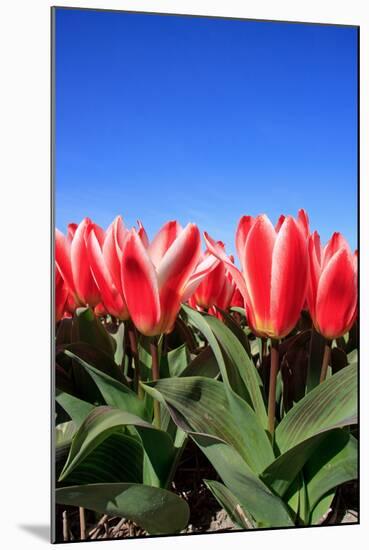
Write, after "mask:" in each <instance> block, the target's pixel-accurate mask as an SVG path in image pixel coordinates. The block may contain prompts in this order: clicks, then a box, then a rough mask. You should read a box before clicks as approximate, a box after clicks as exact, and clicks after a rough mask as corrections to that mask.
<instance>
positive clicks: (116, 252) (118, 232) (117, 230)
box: [102, 216, 127, 296]
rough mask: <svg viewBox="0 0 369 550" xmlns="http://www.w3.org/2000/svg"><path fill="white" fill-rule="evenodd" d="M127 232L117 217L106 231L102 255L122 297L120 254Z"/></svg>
mask: <svg viewBox="0 0 369 550" xmlns="http://www.w3.org/2000/svg"><path fill="white" fill-rule="evenodd" d="M126 234H127V230H126V229H125V228H124V225H123V221H122V218H121V217H120V216H117V217H116V218H115V220H114V221H113V223H112V224H111V225H110V226H109V227H108V229H107V230H106V235H105V240H104V244H103V246H102V254H103V256H104V261H105V263H106V266H107V268H108V270H109V273H110V275H111V277H112V279H113V282H114V285H115V287H116V289H117V290H118V291H119V292H120V294H121V295H122V296H123V288H122V278H121V273H120V270H121V252H122V247H123V244H124V239H125V237H126Z"/></svg>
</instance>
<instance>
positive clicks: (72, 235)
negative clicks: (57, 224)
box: [67, 223, 78, 242]
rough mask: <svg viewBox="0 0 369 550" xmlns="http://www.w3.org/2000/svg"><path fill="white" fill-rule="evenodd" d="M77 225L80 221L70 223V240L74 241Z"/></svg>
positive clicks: (68, 236)
mask: <svg viewBox="0 0 369 550" xmlns="http://www.w3.org/2000/svg"><path fill="white" fill-rule="evenodd" d="M77 227H78V223H68V233H67V239H68V240H69V242H72V240H73V237H74V234H75V232H76V229H77Z"/></svg>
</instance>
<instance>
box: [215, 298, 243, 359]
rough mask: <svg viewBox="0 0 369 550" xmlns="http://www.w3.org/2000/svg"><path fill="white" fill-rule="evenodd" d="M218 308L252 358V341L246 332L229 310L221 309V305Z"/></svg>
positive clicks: (227, 325) (226, 323) (224, 320)
mask: <svg viewBox="0 0 369 550" xmlns="http://www.w3.org/2000/svg"><path fill="white" fill-rule="evenodd" d="M217 310H218V311H219V312H220V313H221V314H222V316H223V322H224V324H225V325H226V327H228V328H229V329H230V330H231V331H232V332H233V334H234V335H235V336H236V338H237V339H238V341H239V342H241V344H242V345H243V347H244V348H245V350H246V353H247V355H248V356H249V357H250V358H251V348H250V342H249V339H248V337H247V335H246V332H245V331H244V330H243V328H242V327H241V326H240V325H239V324H238V323H237V322H236V321H235V319H234V318H233V317H232V315H230V314H229V313H228V312H227V311H225V310H223V309H220V308H219V307H217Z"/></svg>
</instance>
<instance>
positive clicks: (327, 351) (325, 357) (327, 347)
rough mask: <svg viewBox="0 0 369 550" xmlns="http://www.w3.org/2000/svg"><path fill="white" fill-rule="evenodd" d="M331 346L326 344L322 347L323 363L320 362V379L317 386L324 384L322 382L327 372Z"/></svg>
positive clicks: (329, 343) (328, 343) (330, 343)
mask: <svg viewBox="0 0 369 550" xmlns="http://www.w3.org/2000/svg"><path fill="white" fill-rule="evenodd" d="M331 345H332V342H326V343H325V347H324V355H323V361H322V369H321V371H320V379H319V384H321V383H322V382H324V380H325V379H326V377H327V372H328V365H329V362H330V360H331Z"/></svg>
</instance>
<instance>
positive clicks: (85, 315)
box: [72, 307, 116, 358]
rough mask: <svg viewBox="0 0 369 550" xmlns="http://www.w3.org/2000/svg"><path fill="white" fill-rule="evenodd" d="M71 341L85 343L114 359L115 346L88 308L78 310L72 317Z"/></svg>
mask: <svg viewBox="0 0 369 550" xmlns="http://www.w3.org/2000/svg"><path fill="white" fill-rule="evenodd" d="M72 339H73V341H74V342H87V344H91V345H92V346H94V347H96V348H98V349H100V350H102V351H104V352H105V353H106V354H107V355H109V356H110V357H111V358H114V353H115V348H116V344H115V342H114V339H113V338H112V336H111V335H110V334H109V332H108V331H107V330H106V329H105V328H104V327H103V325H102V323H101V321H100V320H99V319H98V318H97V317H96V316H95V314H94V312H93V311H92V310H91V309H90V308H83V307H81V308H78V309H77V310H76V311H75V313H74V317H73V328H72Z"/></svg>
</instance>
